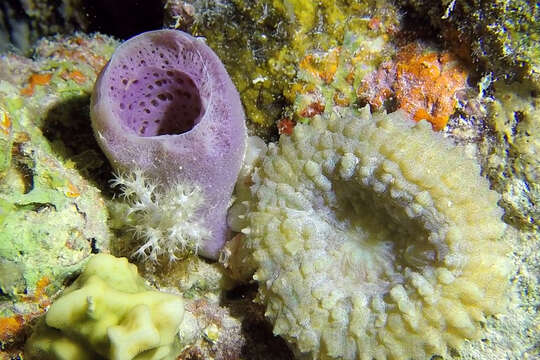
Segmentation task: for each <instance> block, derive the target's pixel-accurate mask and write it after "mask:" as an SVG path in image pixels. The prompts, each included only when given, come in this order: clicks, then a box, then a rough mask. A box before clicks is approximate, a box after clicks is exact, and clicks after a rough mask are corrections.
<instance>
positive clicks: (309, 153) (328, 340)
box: [232, 108, 510, 359]
mask: <svg viewBox="0 0 540 360" xmlns="http://www.w3.org/2000/svg"><path fill="white" fill-rule="evenodd" d="M413 124H414V123H413V122H411V121H410V120H407V119H406V118H405V115H404V114H403V113H402V112H401V111H398V112H395V113H392V114H389V115H384V114H380V115H373V116H372V115H371V113H370V111H369V108H364V109H363V110H361V111H360V113H354V111H353V110H346V111H342V112H333V113H331V114H330V115H328V116H321V115H318V116H315V117H313V119H312V121H311V123H310V125H303V124H298V125H297V126H296V127H295V129H294V131H293V133H292V134H291V135H290V136H283V135H282V137H281V139H280V142H279V144H270V146H269V149H268V153H267V154H266V155H265V156H263V157H262V159H261V160H260V162H259V164H258V166H256V167H255V170H254V171H253V173H252V175H251V181H252V182H253V185H252V186H251V188H250V189H246V187H245V186H244V187H243V186H242V185H240V187H239V191H240V192H239V202H238V205H237V206H240V207H246V206H247V209H246V211H245V214H244V215H245V216H241V217H240V219H237V222H236V225H235V226H236V227H237V230H241V231H242V232H243V233H244V234H245V236H246V239H245V244H244V246H245V247H246V248H247V249H249V251H250V252H251V255H250V256H251V257H252V261H253V263H254V264H255V268H256V272H255V275H254V279H255V280H257V281H258V283H259V301H261V302H262V303H264V304H265V305H266V316H267V317H268V318H269V319H270V320H271V321H272V322H273V324H274V333H275V334H279V335H281V336H283V337H285V338H286V339H287V340H288V341H289V342H290V343H292V344H294V345H295V347H296V349H297V350H298V351H299V352H300V353H306V354H311V356H312V357H313V358H340V359H372V358H376V359H386V358H389V359H410V358H414V359H424V358H427V357H429V356H431V355H435V354H438V355H443V356H446V355H447V353H448V350H449V348H459V347H460V346H461V345H462V344H463V341H464V340H465V339H477V338H478V337H479V334H480V325H479V322H481V321H484V320H485V315H487V314H494V313H497V312H500V311H504V309H505V304H506V302H507V296H506V289H507V287H508V277H509V271H510V266H509V263H508V261H507V260H506V259H505V256H506V253H507V251H508V247H507V245H506V243H505V242H503V241H502V240H501V239H500V238H501V236H502V235H503V233H504V230H505V224H504V223H503V222H502V221H501V216H502V210H501V209H500V208H499V207H498V206H497V201H498V199H499V195H498V194H497V193H495V192H494V191H491V190H489V186H488V182H487V180H486V179H484V178H483V177H481V176H480V168H479V166H478V165H477V164H476V163H475V161H474V160H472V159H468V158H467V155H466V154H465V153H464V151H463V149H461V148H459V147H456V146H455V145H453V144H452V143H451V141H449V140H447V139H444V138H443V137H442V136H441V135H438V134H436V133H434V132H433V131H432V130H431V126H429V125H428V124H427V123H426V122H420V123H418V124H416V125H413ZM243 183H245V182H240V184H243ZM248 183H249V181H248ZM240 213H242V212H241V211H240ZM232 223H234V221H233V222H232ZM242 227H243V228H242ZM233 266H234V265H233Z"/></svg>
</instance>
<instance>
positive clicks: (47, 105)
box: [0, 36, 114, 316]
mask: <svg viewBox="0 0 540 360" xmlns="http://www.w3.org/2000/svg"><path fill="white" fill-rule="evenodd" d="M77 41H79V42H81V43H83V44H84V45H86V48H85V49H82V48H81V49H78V46H79V45H77V43H76V42H77ZM90 43H92V44H90ZM113 47H114V42H113V41H111V40H109V39H107V38H105V37H94V38H91V37H85V36H75V37H71V38H64V39H60V38H58V39H56V41H48V40H44V41H42V42H41V43H40V45H39V47H38V51H40V52H41V53H40V54H39V55H41V56H39V55H38V57H36V59H35V60H33V61H29V60H28V59H25V58H22V57H18V56H15V55H8V56H5V57H2V58H0V64H1V66H2V67H3V68H4V69H5V70H6V72H5V73H3V74H0V116H2V119H3V121H2V124H1V125H2V127H1V128H0V130H1V131H0V262H1V263H2V266H4V267H5V266H8V267H10V268H13V269H17V272H16V273H17V274H19V275H18V276H13V277H11V274H10V273H4V272H2V274H8V276H7V277H6V276H0V289H1V294H2V295H1V297H0V300H2V301H7V300H8V299H9V302H11V303H12V304H17V302H18V301H21V299H22V298H21V297H22V296H24V295H26V294H32V293H34V292H35V291H36V286H37V284H38V282H39V281H40V280H41V279H45V278H46V279H48V281H50V285H49V287H48V289H47V292H48V293H54V292H55V291H56V290H58V289H59V288H60V287H61V286H62V284H63V282H64V280H65V279H66V278H67V277H68V276H70V275H71V274H72V273H73V272H75V271H77V270H78V269H79V268H80V266H81V265H82V264H83V263H84V261H85V259H86V258H87V257H88V255H90V254H91V253H92V252H96V251H99V249H105V248H107V246H108V241H109V230H108V228H107V211H106V208H105V204H104V201H103V198H102V195H101V194H100V191H99V190H98V189H97V188H96V186H95V184H94V183H93V180H92V179H89V178H85V177H83V176H81V172H80V171H79V169H78V168H77V163H76V162H74V161H73V160H72V159H71V158H70V153H69V152H68V151H64V152H61V151H58V150H59V149H60V147H59V146H57V145H55V144H54V142H51V141H50V140H51V139H50V137H51V135H50V134H48V130H49V128H50V126H52V124H56V123H58V122H60V121H68V122H70V123H71V124H72V126H75V125H76V124H80V118H82V119H83V120H84V119H88V115H87V114H86V113H85V112H84V107H82V108H81V107H79V108H78V113H77V116H74V117H71V118H70V119H60V118H59V117H58V116H57V113H55V112H54V111H52V110H53V109H58V108H62V107H63V106H64V104H69V103H71V102H72V101H73V99H74V98H76V97H81V96H82V97H86V100H87V102H88V101H89V94H90V92H91V89H92V86H93V82H94V79H95V77H96V69H94V68H93V67H92V66H91V61H92V58H91V56H93V57H97V56H104V57H105V56H109V55H110V52H111V49H112V48H113ZM84 53H86V55H87V56H86V57H80V56H78V55H79V54H84ZM103 63H104V62H103ZM98 70H99V69H98ZM74 71H77V74H78V75H79V76H78V77H76V78H75V77H73V76H70V74H73V72H74ZM33 74H50V80H49V81H48V82H47V83H46V84H42V85H35V86H33V88H31V91H30V90H28V89H30V87H31V86H30V84H31V80H29V79H31V77H32V75H33ZM77 117H78V118H77ZM87 126H88V125H87ZM88 128H89V126H88ZM77 130H79V131H75V132H73V133H71V134H69V135H70V136H74V137H77V136H78V135H77V134H80V132H81V129H80V128H79V129H77ZM48 136H49V137H48ZM88 136H90V137H91V136H92V135H91V133H88ZM53 137H54V136H53ZM57 142H58V141H57ZM83 151H85V150H84V149H83ZM9 302H8V303H9ZM6 304H7V303H3V305H6ZM2 309H3V310H2V316H10V315H11V314H12V312H11V311H12V309H13V308H12V307H10V306H2Z"/></svg>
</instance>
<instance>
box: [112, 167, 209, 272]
mask: <svg viewBox="0 0 540 360" xmlns="http://www.w3.org/2000/svg"><path fill="white" fill-rule="evenodd" d="M111 185H112V186H113V187H116V186H119V187H120V190H121V191H122V196H123V197H124V198H125V199H126V201H127V203H128V206H129V208H128V210H127V214H126V215H127V217H128V223H130V224H133V225H131V226H132V228H133V230H134V232H135V237H136V238H137V239H140V240H141V242H143V244H142V245H141V246H140V247H139V248H138V250H137V251H135V253H134V254H133V255H134V256H137V257H140V258H143V259H149V260H151V261H154V262H155V261H157V260H158V258H159V257H160V256H162V255H166V256H168V258H169V260H171V261H174V260H176V259H177V258H178V256H183V255H185V254H188V253H197V250H198V248H199V245H200V244H201V242H202V241H204V240H205V239H207V238H208V237H209V236H210V231H209V230H208V229H206V228H205V227H204V226H203V225H202V223H201V222H200V221H199V218H198V217H197V211H198V210H199V209H200V208H201V206H202V205H203V204H204V200H203V195H202V192H201V190H200V188H199V187H196V186H189V185H186V184H181V183H177V184H175V185H173V186H170V187H168V188H165V189H163V188H162V187H160V186H158V185H157V184H155V183H153V182H152V181H151V180H149V179H148V178H147V177H145V176H144V173H143V172H142V171H141V170H134V171H133V172H130V173H125V174H119V175H117V176H116V177H115V178H114V179H113V180H111Z"/></svg>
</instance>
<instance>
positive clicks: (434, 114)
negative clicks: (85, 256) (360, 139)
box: [288, 34, 468, 130]
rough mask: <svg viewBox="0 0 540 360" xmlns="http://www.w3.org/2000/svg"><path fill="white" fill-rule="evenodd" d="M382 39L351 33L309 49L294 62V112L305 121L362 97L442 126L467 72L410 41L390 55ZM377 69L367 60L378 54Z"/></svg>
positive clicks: (438, 127)
mask: <svg viewBox="0 0 540 360" xmlns="http://www.w3.org/2000/svg"><path fill="white" fill-rule="evenodd" d="M393 52H394V48H393V47H392V46H391V44H389V43H386V42H384V41H383V39H375V40H373V41H367V40H366V39H363V38H358V37H356V36H354V35H353V34H347V35H346V36H345V41H344V46H342V47H337V48H333V49H330V50H329V51H328V52H325V53H320V54H308V55H307V56H306V57H304V59H302V61H301V62H300V64H299V68H300V72H299V75H298V79H299V81H298V82H297V83H296V84H294V85H293V86H292V87H291V91H290V92H289V93H288V97H289V98H290V100H291V101H294V116H293V119H296V120H298V121H301V122H305V121H309V119H310V118H312V117H313V116H315V115H317V114H320V113H322V112H323V111H324V110H325V109H328V111H329V110H330V109H332V108H333V107H335V106H339V107H347V106H349V105H351V104H354V103H355V102H367V103H369V104H370V105H371V106H372V108H373V109H375V110H381V109H383V108H387V109H391V110H394V109H402V110H404V111H405V112H406V113H407V114H409V116H410V117H411V119H414V120H415V121H420V120H427V121H429V122H430V123H431V124H432V126H433V128H434V129H435V130H441V129H443V128H444V127H445V126H446V124H447V122H448V120H449V118H450V115H452V114H453V113H454V111H455V110H456V107H457V105H458V101H457V98H456V94H457V93H458V91H460V90H464V89H465V88H467V76H468V73H467V71H466V70H465V69H464V67H463V66H462V65H461V64H460V62H459V61H458V60H457V59H456V58H455V57H454V56H453V55H452V54H451V53H448V52H438V51H435V50H431V49H424V47H423V46H420V45H419V44H415V43H411V44H409V45H406V46H403V47H402V48H400V49H399V51H398V52H397V54H395V55H394V56H393V59H392V60H389V59H390V56H391V55H392V54H393ZM380 53H386V55H385V58H386V59H388V60H385V61H383V62H382V63H381V64H380V65H379V66H378V68H376V69H375V68H373V67H372V66H369V65H368V64H370V63H373V60H375V59H379V60H382V59H381V55H380Z"/></svg>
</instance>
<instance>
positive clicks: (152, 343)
mask: <svg viewBox="0 0 540 360" xmlns="http://www.w3.org/2000/svg"><path fill="white" fill-rule="evenodd" d="M183 316H184V304H183V301H182V299H181V298H180V297H179V296H175V295H171V294H165V293H161V292H158V291H153V290H151V289H149V288H148V287H147V286H146V285H145V284H144V280H143V279H142V278H141V277H140V276H139V275H138V273H137V268H136V267H135V265H133V264H130V263H128V261H127V259H126V258H116V257H114V256H112V255H106V254H99V255H96V256H94V257H93V258H92V259H90V261H89V262H88V264H87V265H86V268H85V269H84V271H83V272H82V274H81V275H80V276H79V277H78V278H77V280H75V282H74V283H73V284H72V285H71V286H69V287H68V288H67V289H66V290H65V291H64V293H63V294H62V296H61V297H60V298H58V299H57V300H56V301H55V302H54V303H53V304H52V305H51V307H50V309H49V311H48V312H47V314H46V316H45V322H44V323H43V324H41V325H40V326H39V327H38V328H37V330H36V331H35V332H34V334H33V335H32V336H31V337H30V339H29V340H28V342H27V344H26V348H25V355H26V356H28V357H29V358H30V359H45V360H47V359H51V360H52V359H54V360H63V359H66V360H67V359H96V358H100V357H103V358H105V359H111V360H131V359H135V360H145V359H155V360H157V359H173V358H174V355H175V354H174V351H173V342H174V338H175V335H176V333H177V331H178V328H179V326H180V324H181V322H182V319H183Z"/></svg>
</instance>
